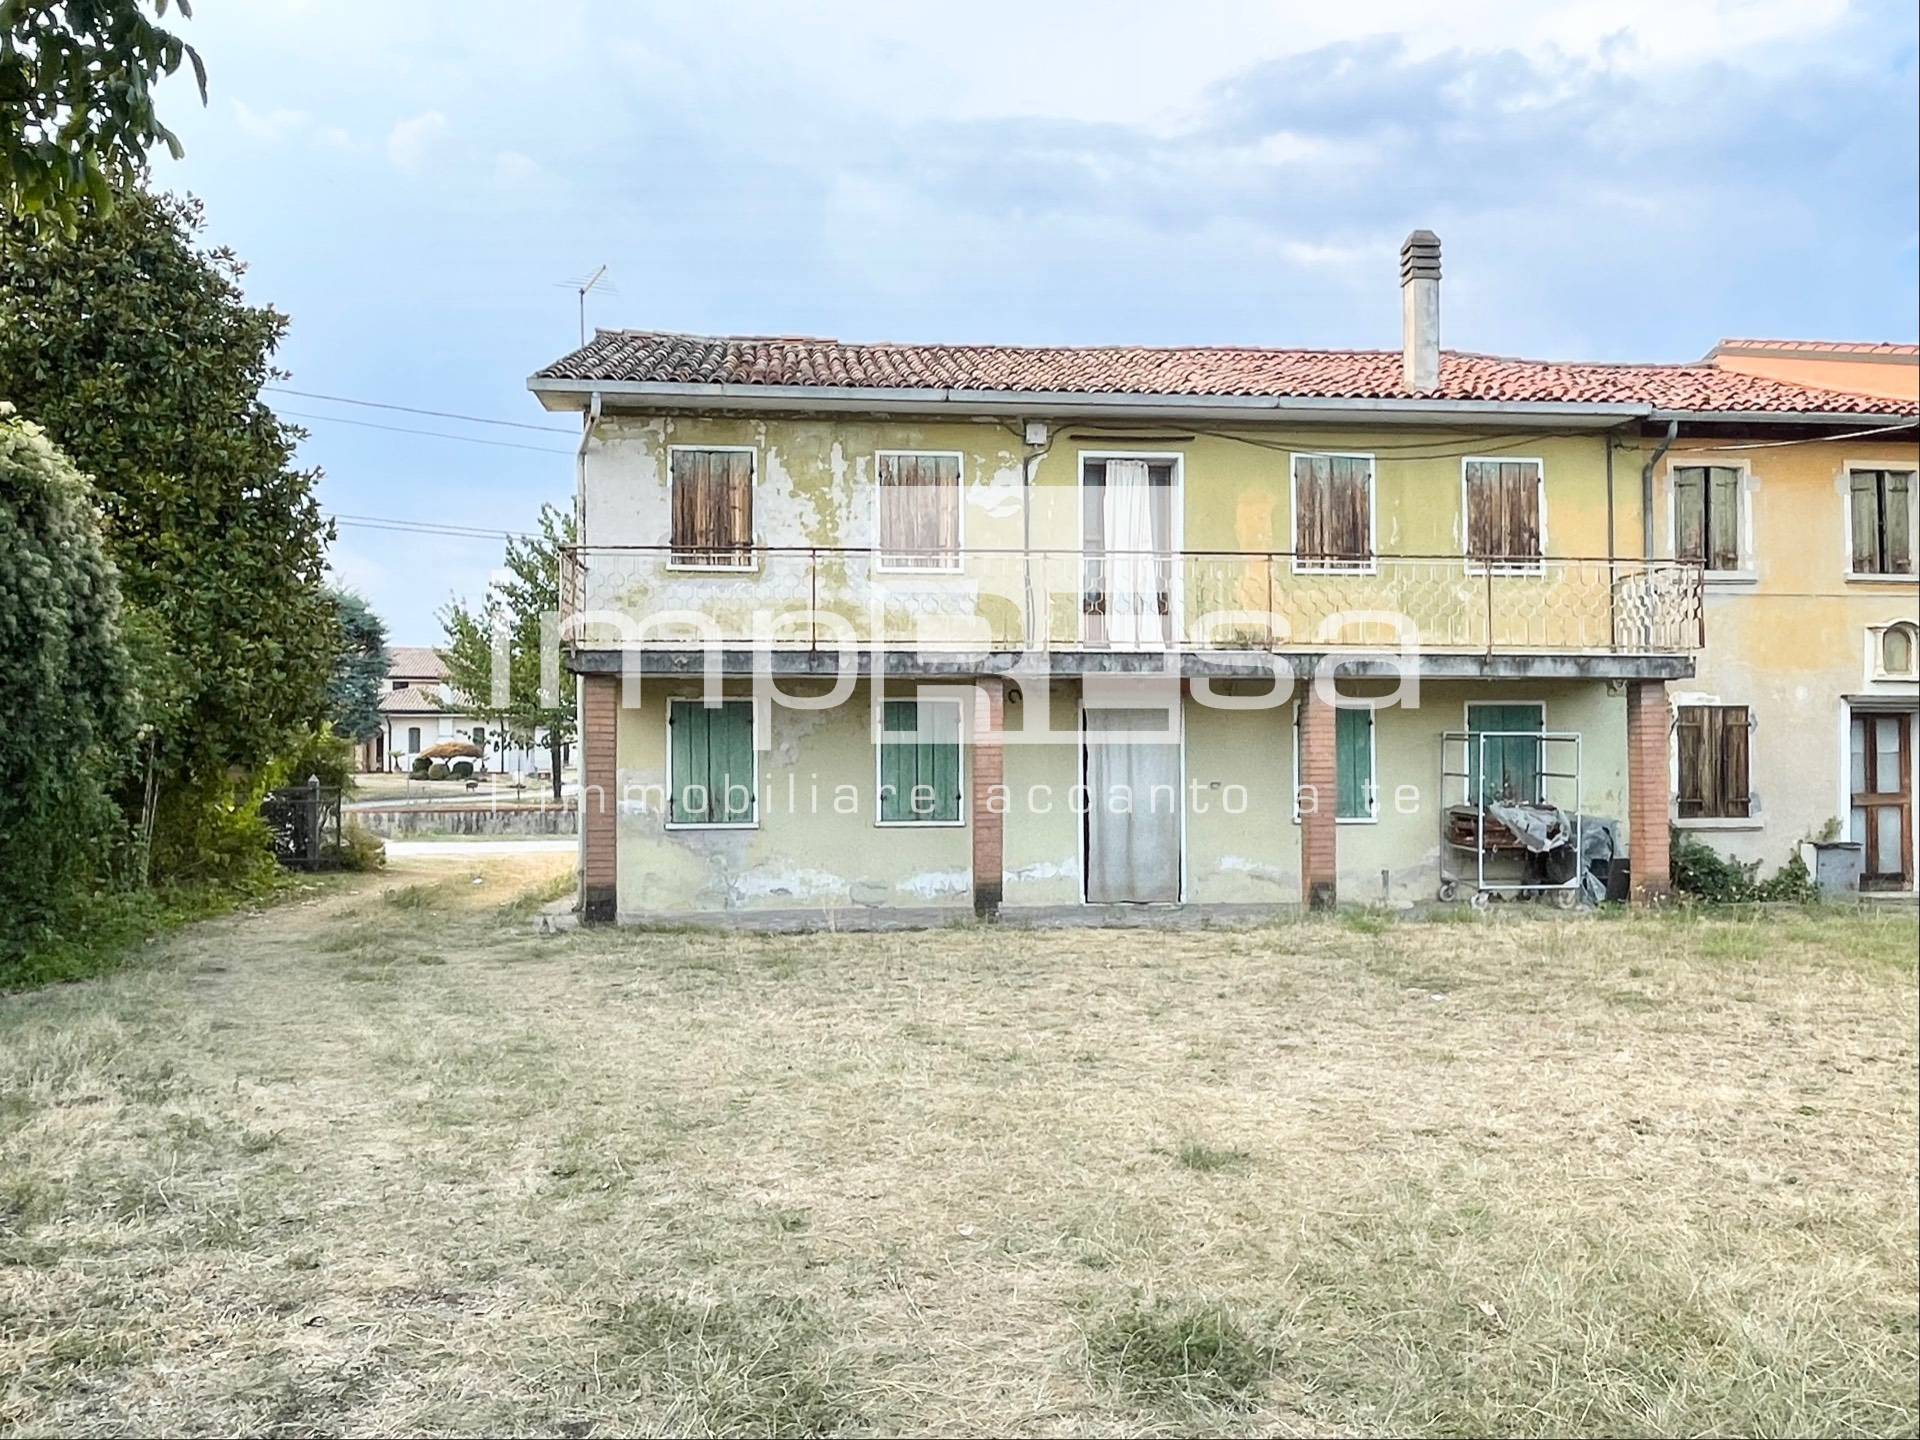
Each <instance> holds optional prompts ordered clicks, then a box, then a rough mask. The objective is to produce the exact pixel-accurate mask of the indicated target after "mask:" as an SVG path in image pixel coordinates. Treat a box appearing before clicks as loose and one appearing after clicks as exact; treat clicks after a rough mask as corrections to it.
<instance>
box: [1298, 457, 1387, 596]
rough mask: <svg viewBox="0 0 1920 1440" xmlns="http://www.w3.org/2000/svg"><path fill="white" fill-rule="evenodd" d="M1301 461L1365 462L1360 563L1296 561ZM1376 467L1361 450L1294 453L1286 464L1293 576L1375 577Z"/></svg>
mask: <svg viewBox="0 0 1920 1440" xmlns="http://www.w3.org/2000/svg"><path fill="white" fill-rule="evenodd" d="M1302 460H1364V461H1366V462H1367V558H1366V559H1365V560H1364V561H1356V560H1349V561H1340V560H1334V561H1329V562H1327V563H1325V564H1313V563H1308V564H1304V565H1303V564H1301V562H1300V462H1301V461H1302ZM1379 474H1380V466H1379V463H1378V461H1376V460H1375V458H1374V456H1373V455H1372V454H1371V453H1370V452H1367V451H1361V450H1296V451H1294V452H1293V453H1292V455H1291V456H1290V457H1289V459H1288V463H1287V548H1288V550H1289V551H1290V552H1291V553H1292V556H1293V573H1294V574H1295V575H1378V574H1379V573H1380V518H1379V517H1380V508H1379V498H1380V496H1379V487H1378V485H1377V483H1376V482H1377V481H1378V478H1379Z"/></svg>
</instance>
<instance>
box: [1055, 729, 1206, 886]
mask: <svg viewBox="0 0 1920 1440" xmlns="http://www.w3.org/2000/svg"><path fill="white" fill-rule="evenodd" d="M1080 726H1081V748H1080V764H1081V781H1082V783H1083V784H1084V785H1085V786H1086V791H1085V793H1086V797H1087V801H1086V814H1085V817H1084V819H1085V824H1084V833H1083V839H1082V853H1083V856H1084V862H1085V873H1086V877H1087V881H1086V899H1087V903H1088V904H1090V905H1116V904H1117V905H1177V904H1178V903H1180V900H1181V897H1182V893H1183V885H1182V877H1183V872H1184V870H1185V837H1186V807H1185V804H1184V803H1183V801H1184V789H1185V784H1186V756H1185V743H1184V735H1183V733H1182V724H1181V718H1180V712H1179V708H1178V706H1177V705H1175V706H1174V707H1173V708H1172V709H1171V710H1169V709H1167V708H1165V707H1160V706H1152V707H1144V706H1143V707H1134V706H1091V705H1090V706H1086V707H1084V708H1083V709H1082V710H1081V712H1080Z"/></svg>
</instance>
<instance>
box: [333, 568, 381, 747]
mask: <svg viewBox="0 0 1920 1440" xmlns="http://www.w3.org/2000/svg"><path fill="white" fill-rule="evenodd" d="M327 599H328V600H329V601H331V602H332V604H333V608H334V612H335V615H336V617H337V622H338V625H339V628H340V652H339V654H338V655H336V656H335V657H334V661H333V675H332V677H331V678H330V679H329V680H328V681H327V709H328V712H329V718H331V719H332V721H333V729H334V733H335V734H337V735H339V736H340V737H341V738H342V739H344V740H354V741H361V740H371V739H372V738H373V737H374V736H375V735H377V734H378V733H379V732H380V690H381V687H382V685H383V684H384V683H385V681H386V678H387V626H386V622H385V621H383V620H382V619H381V618H380V617H379V616H378V615H376V614H374V613H373V610H372V608H371V607H369V606H368V604H367V602H366V601H365V600H363V599H361V598H360V597H359V596H358V595H356V594H354V593H353V592H352V591H351V590H329V591H328V592H327Z"/></svg>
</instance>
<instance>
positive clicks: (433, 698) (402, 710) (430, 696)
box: [380, 685, 448, 715]
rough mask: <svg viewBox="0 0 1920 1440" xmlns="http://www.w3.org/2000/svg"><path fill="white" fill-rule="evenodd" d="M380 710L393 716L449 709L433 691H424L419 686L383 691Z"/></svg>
mask: <svg viewBox="0 0 1920 1440" xmlns="http://www.w3.org/2000/svg"><path fill="white" fill-rule="evenodd" d="M380 708H381V709H382V710H383V711H387V712H389V713H392V714H396V715H408V714H420V713H424V712H426V711H434V710H445V709H447V708H448V707H447V706H446V704H445V703H444V702H443V701H442V700H441V699H440V697H439V696H438V695H436V694H434V693H433V692H432V691H431V690H422V689H421V688H420V687H419V686H417V685H409V686H407V687H406V688H405V689H404V690H383V691H381V693H380Z"/></svg>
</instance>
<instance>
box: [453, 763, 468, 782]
mask: <svg viewBox="0 0 1920 1440" xmlns="http://www.w3.org/2000/svg"><path fill="white" fill-rule="evenodd" d="M452 774H453V778H454V779H456V780H466V779H470V778H471V777H472V775H473V762H472V761H471V760H456V761H454V762H453V771H452Z"/></svg>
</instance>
